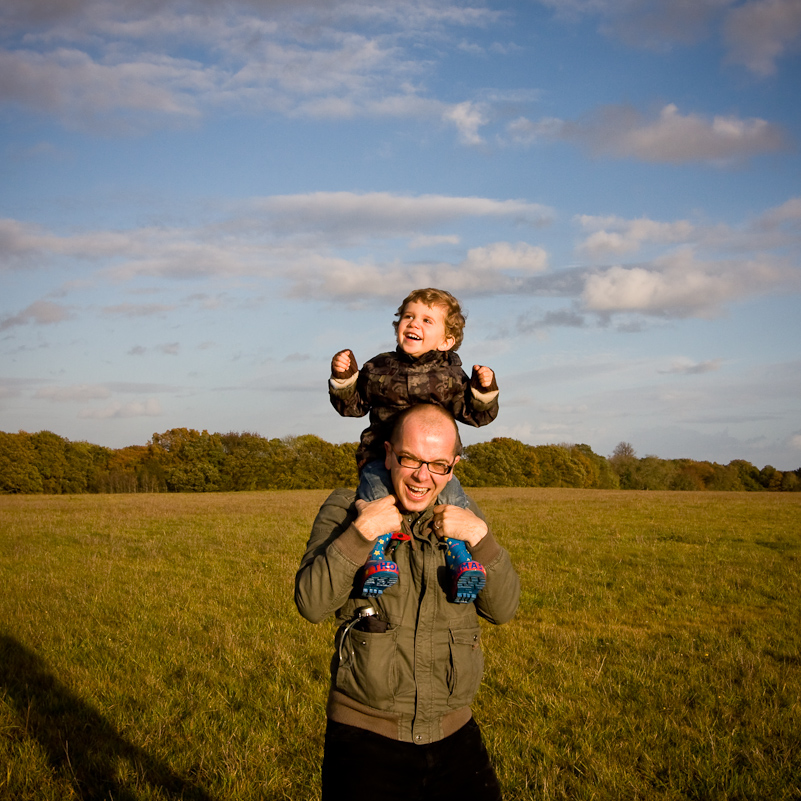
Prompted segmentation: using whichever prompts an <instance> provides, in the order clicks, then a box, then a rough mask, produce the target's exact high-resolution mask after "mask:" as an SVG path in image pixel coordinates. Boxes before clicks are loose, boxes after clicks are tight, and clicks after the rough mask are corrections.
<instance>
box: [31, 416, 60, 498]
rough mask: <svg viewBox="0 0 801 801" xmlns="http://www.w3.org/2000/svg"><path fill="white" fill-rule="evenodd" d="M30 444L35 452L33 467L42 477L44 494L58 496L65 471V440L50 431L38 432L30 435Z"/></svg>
mask: <svg viewBox="0 0 801 801" xmlns="http://www.w3.org/2000/svg"><path fill="white" fill-rule="evenodd" d="M31 444H32V445H33V448H34V450H35V451H36V456H35V459H34V465H35V466H36V469H37V470H38V471H39V475H40V476H41V477H42V487H43V490H44V492H46V493H52V494H54V495H60V494H61V493H62V492H63V491H64V490H63V481H64V474H65V473H66V471H67V454H66V442H65V440H63V439H62V438H61V437H59V436H58V434H54V433H53V432H52V431H39V432H37V433H36V434H31Z"/></svg>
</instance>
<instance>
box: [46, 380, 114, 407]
mask: <svg viewBox="0 0 801 801" xmlns="http://www.w3.org/2000/svg"><path fill="white" fill-rule="evenodd" d="M110 394H111V393H110V392H109V390H108V387H104V386H99V385H97V384H76V385H74V386H69V387H43V388H42V389H40V390H38V391H37V392H36V394H35V395H34V397H35V398H43V399H45V400H49V401H53V402H56V403H64V402H67V403H68V402H72V401H88V400H102V399H105V398H108V397H109V395H110Z"/></svg>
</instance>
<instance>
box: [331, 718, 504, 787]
mask: <svg viewBox="0 0 801 801" xmlns="http://www.w3.org/2000/svg"><path fill="white" fill-rule="evenodd" d="M369 799H376V801H501V789H500V787H499V785H498V779H497V777H496V776H495V771H494V770H493V768H492V765H491V764H490V761H489V754H487V749H486V748H485V747H484V743H483V741H482V739H481V732H480V730H479V728H478V724H477V723H476V722H475V721H474V720H472V719H471V720H470V722H469V723H467V724H465V725H464V726H462V728H461V729H459V731H457V732H455V733H454V734H452V735H451V736H450V737H446V738H445V739H444V740H439V741H438V742H435V743H430V744H427V745H414V743H402V742H398V741H397V740H390V739H388V738H387V737H382V736H381V735H379V734H374V733H373V732H370V731H367V730H366V729H358V728H355V727H353V726H346V725H344V724H342V723H334V722H333V721H330V720H329V721H328V726H327V727H326V730H325V754H324V756H323V801H368V800H369Z"/></svg>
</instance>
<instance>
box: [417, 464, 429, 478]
mask: <svg viewBox="0 0 801 801" xmlns="http://www.w3.org/2000/svg"><path fill="white" fill-rule="evenodd" d="M424 470H425V473H424V472H423V471H424ZM413 475H414V477H415V478H416V479H418V480H420V479H424V478H431V471H430V470H429V469H428V465H427V464H426V463H425V462H423V463H422V464H421V465H420V467H418V468H417V470H415V471H414V474H413Z"/></svg>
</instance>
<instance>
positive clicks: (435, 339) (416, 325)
mask: <svg viewBox="0 0 801 801" xmlns="http://www.w3.org/2000/svg"><path fill="white" fill-rule="evenodd" d="M447 316H448V310H447V309H446V308H445V307H444V306H426V304H425V303H421V302H420V301H418V300H416V301H413V302H412V303H407V304H406V306H405V308H404V309H403V314H401V317H400V320H399V321H398V344H399V345H400V346H401V350H402V351H403V352H404V353H408V354H409V355H410V356H422V355H423V354H424V353H428V351H430V350H450V349H451V348H452V347H453V346H454V344H455V343H456V340H455V339H454V338H453V337H452V336H449V335H448V334H446V333H445V318H446V317H447Z"/></svg>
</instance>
